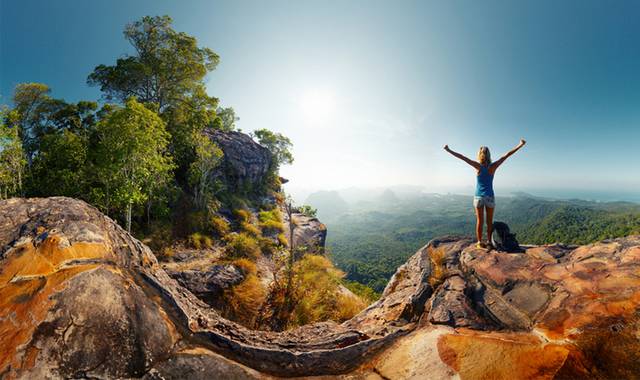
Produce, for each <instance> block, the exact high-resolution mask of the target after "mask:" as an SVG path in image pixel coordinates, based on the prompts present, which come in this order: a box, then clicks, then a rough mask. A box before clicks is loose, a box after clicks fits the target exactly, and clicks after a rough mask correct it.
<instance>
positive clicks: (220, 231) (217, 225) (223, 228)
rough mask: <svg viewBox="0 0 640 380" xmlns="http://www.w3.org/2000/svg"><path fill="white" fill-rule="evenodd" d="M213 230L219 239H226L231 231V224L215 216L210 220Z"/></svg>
mask: <svg viewBox="0 0 640 380" xmlns="http://www.w3.org/2000/svg"><path fill="white" fill-rule="evenodd" d="M210 224H211V230H212V231H213V233H215V234H216V235H218V236H219V237H225V236H226V235H227V234H228V233H229V230H230V227H229V222H227V221H226V220H225V219H224V218H222V217H220V216H217V215H214V216H212V217H211V219H210Z"/></svg>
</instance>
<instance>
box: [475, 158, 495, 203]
mask: <svg viewBox="0 0 640 380" xmlns="http://www.w3.org/2000/svg"><path fill="white" fill-rule="evenodd" d="M477 178H478V180H477V182H476V197H493V174H491V173H489V167H488V166H484V165H482V166H480V173H479V174H478V176H477Z"/></svg>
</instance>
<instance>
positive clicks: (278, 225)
mask: <svg viewBox="0 0 640 380" xmlns="http://www.w3.org/2000/svg"><path fill="white" fill-rule="evenodd" d="M260 228H261V229H262V233H264V234H266V235H275V234H278V233H281V232H284V226H283V225H282V222H278V221H276V220H267V221H265V222H261V223H260Z"/></svg>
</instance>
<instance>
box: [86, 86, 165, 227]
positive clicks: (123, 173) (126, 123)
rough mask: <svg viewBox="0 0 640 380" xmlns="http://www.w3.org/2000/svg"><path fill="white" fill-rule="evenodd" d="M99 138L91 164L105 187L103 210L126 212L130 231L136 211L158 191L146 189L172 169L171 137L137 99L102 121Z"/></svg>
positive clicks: (98, 125)
mask: <svg viewBox="0 0 640 380" xmlns="http://www.w3.org/2000/svg"><path fill="white" fill-rule="evenodd" d="M96 134H97V138H98V143H97V146H96V148H95V151H94V152H93V154H95V157H93V159H92V162H94V163H95V165H96V175H97V178H98V179H99V180H100V181H102V184H103V186H104V192H102V194H103V196H104V203H103V206H106V208H107V209H108V208H110V207H111V206H112V205H113V206H115V208H117V209H119V210H123V211H124V212H125V221H126V228H127V231H131V218H132V210H133V207H134V206H138V205H142V204H144V202H145V201H146V200H147V199H148V198H149V197H150V196H152V195H153V194H152V193H151V191H153V190H154V189H157V188H156V187H149V186H145V185H147V184H148V183H149V182H150V181H155V182H156V183H164V182H166V181H167V180H168V178H169V176H170V173H171V170H172V169H173V163H172V160H171V156H170V155H169V154H168V152H167V145H168V138H169V135H168V133H167V131H166V129H165V125H164V122H163V121H162V119H160V118H159V117H158V115H157V114H156V113H155V112H153V111H151V110H149V109H147V108H146V107H145V106H144V105H142V104H140V103H139V102H138V101H136V100H135V98H131V99H129V100H127V102H126V103H125V107H124V108H122V109H118V110H116V111H114V112H113V113H111V114H110V115H109V116H107V117H106V118H105V119H103V120H101V121H100V122H99V123H98V124H97V126H96ZM107 211H108V210H107Z"/></svg>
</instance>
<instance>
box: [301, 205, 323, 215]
mask: <svg viewBox="0 0 640 380" xmlns="http://www.w3.org/2000/svg"><path fill="white" fill-rule="evenodd" d="M298 212H299V213H301V214H303V215H305V216H308V217H310V218H315V217H316V215H318V210H317V209H315V208H313V207H311V206H309V205H302V206H300V207H298Z"/></svg>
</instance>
